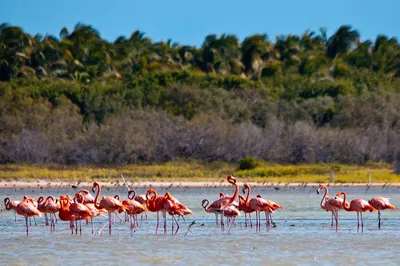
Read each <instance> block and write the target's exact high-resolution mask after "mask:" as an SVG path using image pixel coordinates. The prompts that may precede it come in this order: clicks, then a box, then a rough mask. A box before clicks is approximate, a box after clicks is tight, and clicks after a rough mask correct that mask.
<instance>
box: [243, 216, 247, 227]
mask: <svg viewBox="0 0 400 266" xmlns="http://www.w3.org/2000/svg"><path fill="white" fill-rule="evenodd" d="M244 226H245V227H247V213H244Z"/></svg>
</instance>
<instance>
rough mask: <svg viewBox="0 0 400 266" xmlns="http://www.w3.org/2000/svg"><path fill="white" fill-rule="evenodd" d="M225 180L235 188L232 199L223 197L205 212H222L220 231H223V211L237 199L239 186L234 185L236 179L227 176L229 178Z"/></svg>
mask: <svg viewBox="0 0 400 266" xmlns="http://www.w3.org/2000/svg"><path fill="white" fill-rule="evenodd" d="M226 180H227V181H228V182H229V183H230V184H232V185H234V186H235V193H234V194H233V196H232V197H228V196H225V197H222V198H219V199H217V200H216V201H214V202H213V203H211V205H210V206H208V207H207V208H206V211H207V212H212V213H215V210H220V211H222V216H221V230H222V231H224V229H225V224H224V209H225V208H226V207H228V206H229V205H231V204H232V203H233V202H234V201H235V199H236V198H237V196H238V194H239V186H238V185H237V184H236V178H234V177H233V176H231V175H229V176H227V178H226ZM203 202H204V201H203Z"/></svg>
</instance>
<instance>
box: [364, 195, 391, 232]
mask: <svg viewBox="0 0 400 266" xmlns="http://www.w3.org/2000/svg"><path fill="white" fill-rule="evenodd" d="M368 203H369V204H371V205H372V207H374V208H375V209H377V210H378V228H379V229H381V211H383V210H386V209H392V210H398V208H397V207H396V206H394V205H392V204H390V202H389V198H383V197H374V198H372V199H370V200H369V201H368Z"/></svg>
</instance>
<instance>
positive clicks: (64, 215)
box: [58, 196, 78, 234]
mask: <svg viewBox="0 0 400 266" xmlns="http://www.w3.org/2000/svg"><path fill="white" fill-rule="evenodd" d="M59 201H60V206H61V208H60V210H59V211H58V218H60V220H61V221H68V222H69V228H70V229H71V234H73V233H74V227H75V226H74V222H75V220H76V219H77V218H78V217H77V216H76V214H75V213H73V212H71V210H70V208H69V205H70V201H69V199H68V197H67V196H60V199H59Z"/></svg>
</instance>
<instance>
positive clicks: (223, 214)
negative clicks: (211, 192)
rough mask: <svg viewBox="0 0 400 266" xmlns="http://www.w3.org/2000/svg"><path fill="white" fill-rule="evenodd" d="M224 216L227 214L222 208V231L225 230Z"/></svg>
mask: <svg viewBox="0 0 400 266" xmlns="http://www.w3.org/2000/svg"><path fill="white" fill-rule="evenodd" d="M224 216H225V211H224V210H222V215H221V231H222V232H223V231H224V229H225V224H224Z"/></svg>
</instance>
